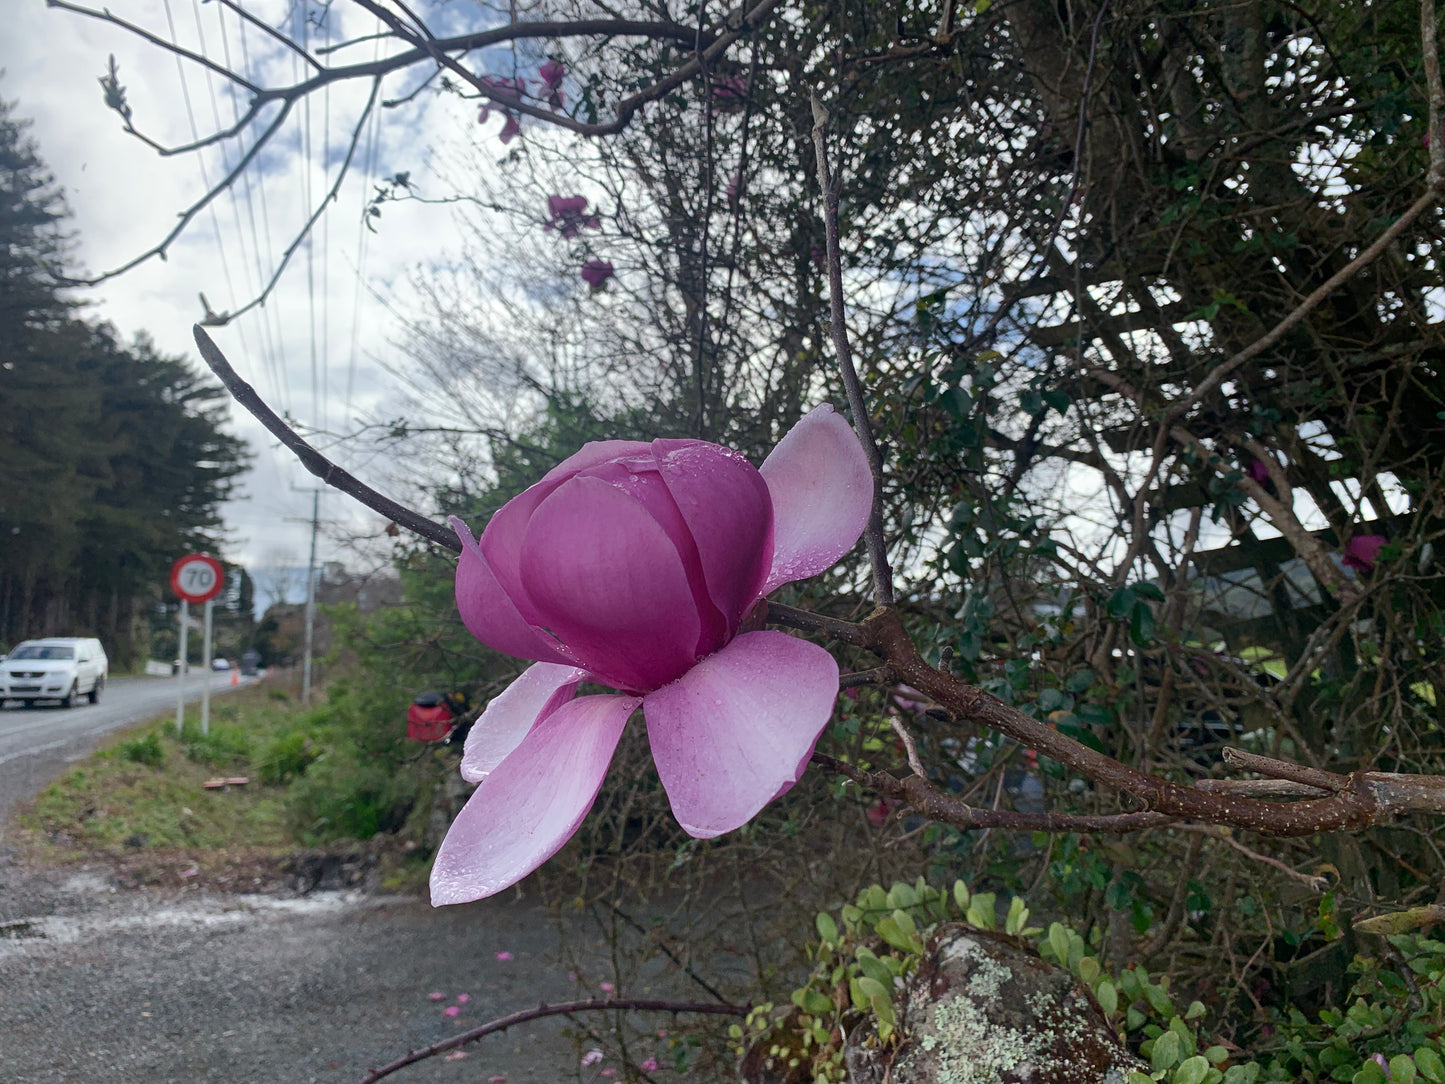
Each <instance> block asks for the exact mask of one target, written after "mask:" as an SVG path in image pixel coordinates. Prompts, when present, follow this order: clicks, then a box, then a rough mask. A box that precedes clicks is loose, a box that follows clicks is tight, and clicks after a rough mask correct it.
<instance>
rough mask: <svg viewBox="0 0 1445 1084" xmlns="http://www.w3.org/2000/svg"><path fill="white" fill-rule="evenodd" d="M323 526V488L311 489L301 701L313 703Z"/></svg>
mask: <svg viewBox="0 0 1445 1084" xmlns="http://www.w3.org/2000/svg"><path fill="white" fill-rule="evenodd" d="M320 526H321V490H319V489H313V490H312V491H311V560H310V561H308V562H307V564H306V647H305V654H304V656H303V660H302V663H301V703H303V704H310V703H311V645H312V640H313V637H314V630H315V626H316V532H317V531H318V530H319V529H320Z"/></svg>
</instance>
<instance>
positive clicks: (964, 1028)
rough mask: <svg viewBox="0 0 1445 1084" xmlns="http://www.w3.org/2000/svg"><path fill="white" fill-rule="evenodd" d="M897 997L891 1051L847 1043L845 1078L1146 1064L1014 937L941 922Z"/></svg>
mask: <svg viewBox="0 0 1445 1084" xmlns="http://www.w3.org/2000/svg"><path fill="white" fill-rule="evenodd" d="M900 993H901V996H900V997H899V998H898V999H897V1000H898V1002H899V1004H900V1007H901V1013H900V1020H899V1023H900V1030H901V1032H902V1034H903V1035H904V1036H905V1039H904V1042H903V1045H902V1047H901V1048H898V1049H896V1050H887V1049H878V1048H877V1046H876V1044H872V1045H871V1046H870V1045H869V1044H866V1043H865V1040H866V1039H867V1037H868V1036H867V1028H868V1025H867V1023H866V1022H865V1023H863V1024H860V1025H859V1027H858V1028H857V1029H855V1031H854V1033H853V1034H851V1035H850V1036H849V1041H848V1044H847V1047H846V1051H845V1052H846V1056H847V1064H848V1074H849V1079H850V1080H851V1081H852V1082H853V1084H881V1082H882V1081H884V1080H888V1081H890V1082H891V1084H1123V1081H1124V1080H1125V1079H1126V1078H1127V1076H1128V1073H1129V1071H1130V1070H1131V1069H1136V1068H1137V1069H1144V1068H1146V1067H1145V1066H1144V1064H1143V1063H1142V1062H1140V1061H1139V1060H1138V1059H1137V1058H1136V1057H1135V1056H1134V1055H1133V1054H1131V1053H1130V1052H1129V1051H1128V1050H1127V1049H1126V1048H1125V1047H1124V1046H1123V1045H1122V1044H1120V1042H1119V1041H1118V1038H1117V1036H1116V1035H1115V1034H1114V1031H1113V1029H1112V1028H1111V1027H1110V1026H1109V1023H1108V1021H1107V1020H1106V1019H1105V1017H1104V1014H1103V1012H1102V1011H1101V1010H1100V1008H1099V1006H1098V1005H1097V1004H1096V1003H1095V1001H1094V999H1093V998H1092V997H1091V996H1090V995H1089V994H1088V993H1087V992H1086V991H1085V989H1084V988H1083V987H1082V986H1081V985H1080V984H1079V983H1078V980H1077V979H1076V978H1075V977H1074V976H1073V975H1071V974H1070V973H1069V972H1067V971H1065V970H1064V969H1062V968H1060V967H1057V966H1055V965H1053V964H1050V963H1047V962H1045V961H1044V960H1043V959H1041V958H1040V957H1039V956H1038V954H1037V953H1036V952H1034V951H1033V949H1032V948H1029V947H1027V946H1025V945H1024V944H1023V943H1022V942H1020V941H1019V940H1017V939H1016V938H1013V937H1009V936H1007V935H1005V934H1000V933H995V932H992V931H987V930H979V929H975V928H974V927H972V926H969V925H966V924H964V923H956V922H955V923H945V924H943V925H940V926H939V927H938V928H937V929H936V930H935V931H934V933H933V936H932V937H931V938H930V939H929V941H928V945H927V947H926V949H925V952H924V955H923V960H922V962H921V963H920V965H919V968H918V971H917V973H916V974H915V975H914V976H913V977H912V978H911V979H909V981H908V983H907V988H906V990H905V991H902V992H900Z"/></svg>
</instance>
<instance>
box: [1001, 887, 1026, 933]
mask: <svg viewBox="0 0 1445 1084" xmlns="http://www.w3.org/2000/svg"><path fill="white" fill-rule="evenodd" d="M1028 920H1029V909H1028V908H1027V907H1025V906H1024V898H1023V897H1022V896H1015V897H1014V898H1013V899H1012V900H1010V901H1009V905H1008V917H1007V918H1006V919H1005V920H1004V924H1003V930H1004V933H1007V934H1012V935H1013V936H1015V937H1017V936H1018V933H1019V931H1020V930H1022V929H1023V928H1024V923H1025V922H1027V921H1028Z"/></svg>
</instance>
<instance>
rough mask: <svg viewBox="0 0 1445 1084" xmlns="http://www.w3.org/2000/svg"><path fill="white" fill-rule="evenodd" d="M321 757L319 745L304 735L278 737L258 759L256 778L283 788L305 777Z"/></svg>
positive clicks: (263, 750) (300, 733) (265, 746)
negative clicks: (294, 780) (284, 784)
mask: <svg viewBox="0 0 1445 1084" xmlns="http://www.w3.org/2000/svg"><path fill="white" fill-rule="evenodd" d="M320 755H321V753H320V750H318V749H317V747H316V743H315V742H314V741H312V739H311V736H310V735H309V734H307V733H305V732H304V731H301V730H292V731H288V732H287V733H284V734H277V735H276V736H275V737H273V738H271V739H270V740H269V741H268V742H266V744H265V745H263V746H262V747H261V751H260V753H259V755H258V756H257V757H256V776H257V778H258V779H260V781H261V782H262V783H267V784H270V785H272V786H280V785H281V784H283V783H287V782H289V781H290V780H292V779H298V778H300V777H301V776H303V775H305V774H306V769H307V768H309V767H310V766H311V762H312V761H314V760H315V759H316V758H317V757H318V756H320Z"/></svg>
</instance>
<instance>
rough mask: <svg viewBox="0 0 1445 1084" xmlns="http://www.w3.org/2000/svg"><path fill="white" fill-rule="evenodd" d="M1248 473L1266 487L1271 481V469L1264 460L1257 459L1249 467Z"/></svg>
mask: <svg viewBox="0 0 1445 1084" xmlns="http://www.w3.org/2000/svg"><path fill="white" fill-rule="evenodd" d="M1248 473H1249V476H1250V477H1251V478H1253V479H1254V480H1255V481H1256V482H1258V483H1259V484H1260V485H1264V484H1265V483H1266V482H1268V481H1269V467H1268V465H1266V464H1265V462H1264V460H1262V459H1256V460H1255V461H1254V462H1253V463H1251V464H1250V465H1249V472H1248Z"/></svg>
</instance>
